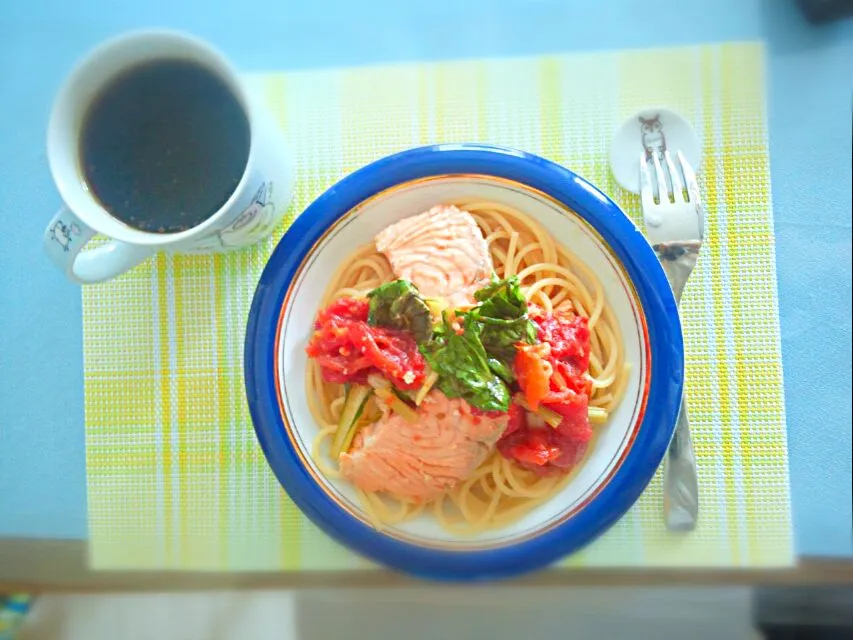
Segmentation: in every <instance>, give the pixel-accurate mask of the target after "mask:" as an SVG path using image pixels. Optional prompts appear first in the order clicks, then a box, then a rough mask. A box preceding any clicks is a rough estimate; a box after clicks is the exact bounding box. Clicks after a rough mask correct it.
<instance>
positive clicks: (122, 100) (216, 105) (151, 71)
mask: <svg viewBox="0 0 853 640" xmlns="http://www.w3.org/2000/svg"><path fill="white" fill-rule="evenodd" d="M249 138H250V134H249V122H248V119H247V117H246V114H245V112H244V110H243V108H242V107H241V106H240V103H239V102H238V101H237V99H236V98H235V96H234V95H233V94H232V93H231V91H230V90H229V89H228V87H227V86H226V85H225V84H224V83H223V82H222V81H221V80H220V79H219V78H217V77H216V76H215V75H214V74H212V73H211V72H209V71H207V70H206V69H205V68H204V67H202V66H200V65H198V64H195V63H193V62H188V61H183V60H159V61H156V62H150V63H146V64H142V65H140V66H137V67H134V68H132V69H129V70H128V71H126V72H125V73H124V74H122V75H120V76H118V77H117V78H115V79H114V80H113V81H112V82H110V83H109V84H108V85H107V86H106V87H105V88H104V89H103V90H102V91H101V93H100V95H98V96H97V97H96V98H95V100H94V101H93V102H92V105H91V106H90V107H89V110H88V111H87V113H86V115H85V118H84V120H83V129H82V136H81V138H80V150H79V153H80V165H81V167H82V173H83V177H84V179H85V181H86V183H87V184H88V186H89V188H90V189H91V191H92V192H94V194H95V196H96V197H97V198H98V200H100V201H101V203H102V204H103V206H104V208H106V209H107V211H109V212H110V213H111V214H112V215H113V216H115V217H116V218H118V219H119V220H122V221H124V222H125V223H127V224H128V225H130V226H132V227H134V228H136V229H140V230H142V231H148V232H153V233H174V232H176V231H183V230H185V229H189V228H191V227H194V226H196V225H198V224H199V223H201V222H203V221H204V220H206V219H207V218H209V217H210V216H211V215H213V214H214V213H215V212H216V211H217V210H218V209H219V208H220V207H221V206H222V205H223V204H224V203H225V201H226V200H227V199H228V197H229V196H230V195H231V194H232V193H233V192H234V188H235V187H236V186H237V183H238V182H239V181H240V178H241V177H242V175H243V171H244V169H245V168H246V162H247V160H248V158H249V142H250V140H249Z"/></svg>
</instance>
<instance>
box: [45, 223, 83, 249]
mask: <svg viewBox="0 0 853 640" xmlns="http://www.w3.org/2000/svg"><path fill="white" fill-rule="evenodd" d="M49 233H50V239H51V240H53V241H54V242H55V243H57V244H58V245H59V246H60V247H62V250H63V251H68V249H69V248H70V247H71V242H72V241H73V240H74V236H79V235H80V227H79V226H77V223H76V222H72V223H71V224H65V223H64V222H63V221H62V220H57V221H56V222H54V223H53V225H52V226H51V227H50V231H49Z"/></svg>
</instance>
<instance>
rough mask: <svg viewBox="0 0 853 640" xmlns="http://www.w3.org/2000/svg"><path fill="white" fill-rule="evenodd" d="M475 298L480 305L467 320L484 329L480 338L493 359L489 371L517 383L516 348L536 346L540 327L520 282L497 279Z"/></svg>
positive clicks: (513, 279) (490, 361)
mask: <svg viewBox="0 0 853 640" xmlns="http://www.w3.org/2000/svg"><path fill="white" fill-rule="evenodd" d="M474 297H475V298H476V299H477V300H478V301H479V302H480V305H479V306H477V307H475V308H474V309H472V310H471V311H470V312H469V313H468V314H467V317H468V318H470V321H471V322H472V323H478V324H479V325H480V326H481V329H480V335H481V340H482V343H483V347H484V348H485V350H486V352H487V353H488V356H489V367H490V368H491V369H492V371H494V372H495V373H496V374H498V375H499V376H500V377H501V378H503V379H504V380H506V382H508V383H510V382H512V381H513V380H515V376H514V374H513V372H512V362H513V360H514V359H515V351H516V349H515V345H516V344H518V343H519V342H526V343H528V344H534V343H535V342H536V326H535V325H534V324H533V322H532V321H531V320H530V318H528V317H527V301H526V300H525V299H524V294H522V293H521V287H520V286H519V282H518V278H517V277H516V276H512V277H510V278H506V279H505V280H497V279H495V280H493V281H492V282H491V283H490V284H488V285H486V286H485V287H483V288H482V289H480V290H479V291H477V292H476V293H475V294H474ZM466 319H467V318H466Z"/></svg>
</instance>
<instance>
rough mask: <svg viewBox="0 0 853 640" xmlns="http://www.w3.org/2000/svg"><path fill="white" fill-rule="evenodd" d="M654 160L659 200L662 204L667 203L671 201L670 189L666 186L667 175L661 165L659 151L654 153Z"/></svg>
mask: <svg viewBox="0 0 853 640" xmlns="http://www.w3.org/2000/svg"><path fill="white" fill-rule="evenodd" d="M652 162H653V163H654V166H655V178H657V184H658V201H659V202H660V203H661V204H665V203H667V202H669V189H668V188H667V186H666V176H665V175H664V173H663V169H662V168H661V166H660V160H658V154H657V153H652Z"/></svg>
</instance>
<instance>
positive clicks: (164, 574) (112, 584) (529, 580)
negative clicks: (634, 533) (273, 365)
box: [0, 538, 853, 593]
mask: <svg viewBox="0 0 853 640" xmlns="http://www.w3.org/2000/svg"><path fill="white" fill-rule="evenodd" d="M423 584H424V583H423V582H420V581H417V580H413V579H410V578H407V577H405V576H400V575H397V574H394V573H391V572H388V571H376V570H368V571H305V572H296V571H294V572H277V571H276V572H233V573H217V572H202V571H92V570H91V569H89V567H88V560H87V544H86V541H85V540H31V539H14V538H7V539H0V592H7V593H8V592H15V591H26V592H30V593H40V592H44V591H51V592H56V591H68V592H95V591H175V590H206V589H273V588H297V587H299V588H329V587H389V586H394V587H399V586H407V585H412V586H415V585H419V586H422V585H423ZM502 584H506V585H530V586H544V585H565V586H571V585H590V586H634V585H645V586H664V585H674V584H676V585H694V586H722V585H766V586H785V585H791V586H797V585H830V584H853V558H843V557H841V558H828V557H805V558H801V559H799V561H798V562H797V564H796V565H795V566H793V567H781V568H745V569H738V568H712V567H696V568H663V567H662V568H641V569H629V568H612V569H551V570H548V571H543V572H540V573H537V574H535V575H532V576H528V577H525V578H522V579H519V580H513V581H507V582H505V583H502Z"/></svg>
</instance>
